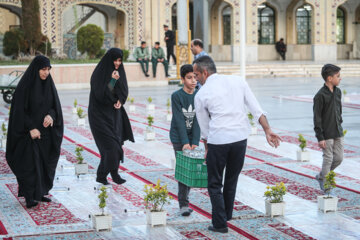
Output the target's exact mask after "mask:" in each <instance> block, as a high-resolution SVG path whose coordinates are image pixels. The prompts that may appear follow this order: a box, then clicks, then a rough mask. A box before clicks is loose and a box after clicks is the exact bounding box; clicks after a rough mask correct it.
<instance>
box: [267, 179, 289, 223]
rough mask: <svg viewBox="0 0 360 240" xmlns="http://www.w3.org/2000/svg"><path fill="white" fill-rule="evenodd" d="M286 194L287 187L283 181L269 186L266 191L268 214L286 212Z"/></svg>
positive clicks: (276, 214) (275, 214) (280, 214)
mask: <svg viewBox="0 0 360 240" xmlns="http://www.w3.org/2000/svg"><path fill="white" fill-rule="evenodd" d="M285 194H286V187H285V184H284V183H283V182H280V183H276V184H275V186H271V187H270V186H267V187H266V191H265V193H264V197H266V199H265V210H266V215H267V216H270V217H273V216H283V215H284V212H285V202H284V201H283V198H284V195H285Z"/></svg>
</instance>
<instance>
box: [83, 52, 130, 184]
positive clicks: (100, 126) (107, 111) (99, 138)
mask: <svg viewBox="0 0 360 240" xmlns="http://www.w3.org/2000/svg"><path fill="white" fill-rule="evenodd" d="M122 58H123V52H122V51H121V50H120V49H118V48H111V49H110V50H109V51H107V53H106V54H105V56H104V57H103V58H102V59H101V61H100V62H99V63H98V65H97V66H96V68H95V70H94V72H93V74H92V76H91V91H90V102H89V110H88V114H89V123H90V128H91V132H92V134H93V136H94V139H95V142H96V146H97V147H98V149H99V152H100V155H101V160H100V165H99V167H98V170H97V178H96V181H97V182H99V183H102V184H105V185H106V184H108V181H107V179H106V177H107V175H108V174H109V173H110V174H111V178H112V179H113V181H114V182H115V183H117V184H122V183H124V182H126V180H125V179H122V178H121V177H120V175H119V173H118V168H119V164H120V161H123V160H124V152H123V149H122V145H123V144H124V141H126V140H130V141H132V142H134V137H133V133H132V130H131V125H130V121H129V118H128V116H127V114H126V112H125V108H124V104H125V102H126V99H127V96H128V85H127V80H126V74H125V70H124V65H123V64H122Z"/></svg>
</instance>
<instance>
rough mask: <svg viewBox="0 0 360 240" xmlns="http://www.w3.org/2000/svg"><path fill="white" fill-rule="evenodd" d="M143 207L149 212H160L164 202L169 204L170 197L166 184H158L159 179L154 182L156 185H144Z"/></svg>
mask: <svg viewBox="0 0 360 240" xmlns="http://www.w3.org/2000/svg"><path fill="white" fill-rule="evenodd" d="M144 192H145V197H144V201H145V208H146V209H149V210H150V211H151V212H161V211H162V208H163V206H164V205H165V204H170V199H172V197H171V196H170V195H169V192H168V190H167V185H163V186H161V185H160V179H158V181H157V182H156V185H152V184H149V185H145V187H144Z"/></svg>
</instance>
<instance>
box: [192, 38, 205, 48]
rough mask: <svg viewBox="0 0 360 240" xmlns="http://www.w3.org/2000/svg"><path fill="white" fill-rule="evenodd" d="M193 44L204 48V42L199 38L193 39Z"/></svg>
mask: <svg viewBox="0 0 360 240" xmlns="http://www.w3.org/2000/svg"><path fill="white" fill-rule="evenodd" d="M192 42H193V44H194V46H199V47H201V48H204V44H203V42H202V41H201V40H200V39H194V40H193V41H192Z"/></svg>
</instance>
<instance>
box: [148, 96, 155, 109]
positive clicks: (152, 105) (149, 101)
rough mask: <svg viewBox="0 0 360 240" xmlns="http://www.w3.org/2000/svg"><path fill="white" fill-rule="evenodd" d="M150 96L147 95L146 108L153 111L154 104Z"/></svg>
mask: <svg viewBox="0 0 360 240" xmlns="http://www.w3.org/2000/svg"><path fill="white" fill-rule="evenodd" d="M152 100H153V99H152V98H151V97H148V98H147V101H148V105H147V106H146V109H147V110H148V111H154V110H155V105H154V104H153V103H152Z"/></svg>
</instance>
